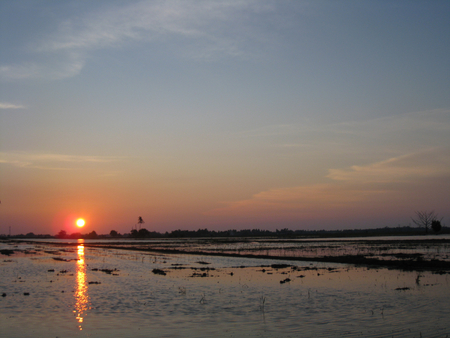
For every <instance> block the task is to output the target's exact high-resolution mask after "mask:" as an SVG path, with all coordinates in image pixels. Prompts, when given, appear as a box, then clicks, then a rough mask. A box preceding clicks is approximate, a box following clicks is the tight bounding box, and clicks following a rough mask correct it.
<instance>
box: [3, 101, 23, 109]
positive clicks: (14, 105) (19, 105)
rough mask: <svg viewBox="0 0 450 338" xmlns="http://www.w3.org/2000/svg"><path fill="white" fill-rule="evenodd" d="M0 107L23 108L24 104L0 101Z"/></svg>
mask: <svg viewBox="0 0 450 338" xmlns="http://www.w3.org/2000/svg"><path fill="white" fill-rule="evenodd" d="M0 109H25V106H23V105H21V104H13V103H7V102H0Z"/></svg>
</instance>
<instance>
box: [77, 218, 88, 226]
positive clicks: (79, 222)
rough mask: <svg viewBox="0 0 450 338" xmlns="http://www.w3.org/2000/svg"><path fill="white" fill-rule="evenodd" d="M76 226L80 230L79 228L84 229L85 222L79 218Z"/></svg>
mask: <svg viewBox="0 0 450 338" xmlns="http://www.w3.org/2000/svg"><path fill="white" fill-rule="evenodd" d="M76 224H77V227H79V228H81V227H84V225H85V224H86V222H85V221H84V219H82V218H79V219H77V222H76Z"/></svg>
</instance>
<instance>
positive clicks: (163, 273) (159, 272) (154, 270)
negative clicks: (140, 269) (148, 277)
mask: <svg viewBox="0 0 450 338" xmlns="http://www.w3.org/2000/svg"><path fill="white" fill-rule="evenodd" d="M152 272H153V273H154V274H155V275H161V276H165V275H167V274H166V272H165V271H164V270H161V269H153V270H152Z"/></svg>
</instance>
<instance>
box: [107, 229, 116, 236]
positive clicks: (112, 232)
mask: <svg viewBox="0 0 450 338" xmlns="http://www.w3.org/2000/svg"><path fill="white" fill-rule="evenodd" d="M109 235H110V236H111V237H117V235H118V232H117V231H116V230H111V232H110V233H109Z"/></svg>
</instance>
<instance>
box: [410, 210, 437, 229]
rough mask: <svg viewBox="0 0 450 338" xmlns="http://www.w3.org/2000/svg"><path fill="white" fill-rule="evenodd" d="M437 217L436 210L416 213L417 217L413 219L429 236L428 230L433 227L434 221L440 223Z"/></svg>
mask: <svg viewBox="0 0 450 338" xmlns="http://www.w3.org/2000/svg"><path fill="white" fill-rule="evenodd" d="M437 217H438V215H437V214H436V213H435V212H434V210H432V211H426V210H424V211H416V217H415V218H411V219H412V221H413V222H414V224H416V225H418V226H419V227H424V228H425V234H427V233H428V228H429V227H431V225H432V223H433V221H438V220H437ZM438 222H439V224H440V223H441V222H440V221H438Z"/></svg>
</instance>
